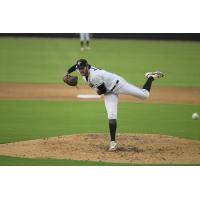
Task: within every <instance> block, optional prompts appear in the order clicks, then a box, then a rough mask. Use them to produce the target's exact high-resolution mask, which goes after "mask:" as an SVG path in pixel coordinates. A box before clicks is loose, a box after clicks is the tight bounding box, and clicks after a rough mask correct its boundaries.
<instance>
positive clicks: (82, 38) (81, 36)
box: [80, 33, 84, 42]
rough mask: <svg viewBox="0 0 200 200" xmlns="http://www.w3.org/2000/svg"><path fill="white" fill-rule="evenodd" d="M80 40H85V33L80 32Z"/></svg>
mask: <svg viewBox="0 0 200 200" xmlns="http://www.w3.org/2000/svg"><path fill="white" fill-rule="evenodd" d="M80 41H82V42H83V41H84V33H80Z"/></svg>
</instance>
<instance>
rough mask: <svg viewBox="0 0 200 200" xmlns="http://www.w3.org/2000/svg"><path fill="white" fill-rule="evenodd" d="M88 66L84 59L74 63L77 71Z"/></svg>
mask: <svg viewBox="0 0 200 200" xmlns="http://www.w3.org/2000/svg"><path fill="white" fill-rule="evenodd" d="M86 66H88V62H87V60H85V59H79V60H77V62H76V68H77V69H83V68H84V67H86Z"/></svg>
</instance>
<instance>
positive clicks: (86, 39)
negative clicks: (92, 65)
mask: <svg viewBox="0 0 200 200" xmlns="http://www.w3.org/2000/svg"><path fill="white" fill-rule="evenodd" d="M80 44H81V51H84V49H87V50H90V34H89V33H80Z"/></svg>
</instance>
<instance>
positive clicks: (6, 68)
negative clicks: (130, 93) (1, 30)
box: [0, 38, 200, 87]
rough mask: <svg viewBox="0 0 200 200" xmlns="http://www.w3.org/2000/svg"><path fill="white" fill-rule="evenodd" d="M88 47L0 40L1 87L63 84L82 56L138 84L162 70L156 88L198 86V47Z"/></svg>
mask: <svg viewBox="0 0 200 200" xmlns="http://www.w3.org/2000/svg"><path fill="white" fill-rule="evenodd" d="M91 47H92V51H84V52H81V51H80V50H79V40H77V39H71V40H69V39H30V38H25V39H24V38H18V39H16V38H0V82H17V83H19V82H24V83H61V82H62V75H63V73H64V72H65V71H66V69H67V68H68V67H70V66H71V65H73V64H74V63H75V61H76V60H77V59H78V58H81V57H84V58H86V59H88V60H89V62H90V63H91V64H92V65H95V66H97V67H100V68H103V69H106V70H108V71H111V72H114V73H117V74H119V75H121V76H123V77H124V78H126V79H127V80H128V81H130V82H133V83H135V84H138V85H141V84H143V82H144V78H143V74H144V73H145V72H147V71H149V70H160V71H164V72H165V74H166V78H165V81H162V82H159V85H160V86H186V87H190V86H193V87H199V86H200V81H199V76H200V71H199V66H200V58H199V53H200V42H180V41H179V42H174V41H137V40H125V41H124V40H94V41H92V46H91ZM157 84H158V83H155V85H157Z"/></svg>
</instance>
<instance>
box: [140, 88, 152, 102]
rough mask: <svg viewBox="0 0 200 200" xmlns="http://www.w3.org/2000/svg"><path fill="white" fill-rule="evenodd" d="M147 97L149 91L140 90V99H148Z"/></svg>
mask: <svg viewBox="0 0 200 200" xmlns="http://www.w3.org/2000/svg"><path fill="white" fill-rule="evenodd" d="M149 96H150V93H149V91H148V90H146V89H143V90H142V95H141V97H140V98H141V99H144V100H145V99H148V98H149Z"/></svg>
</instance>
